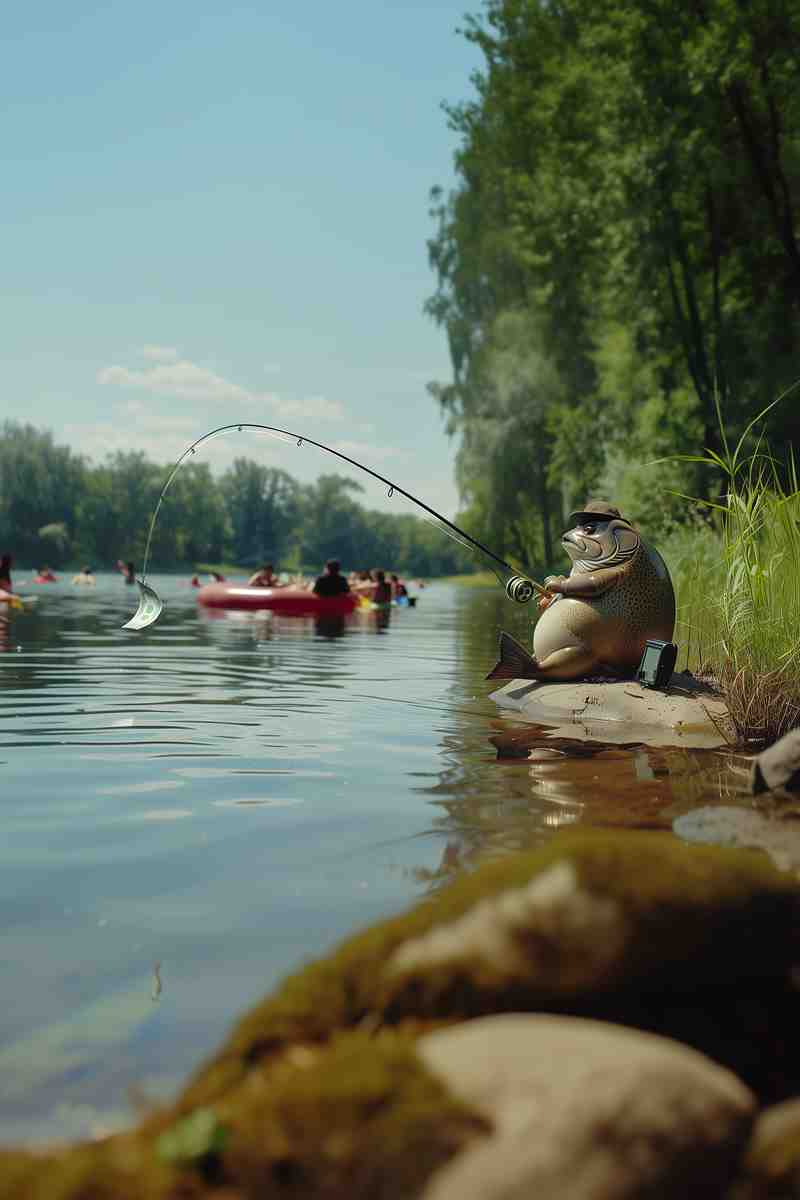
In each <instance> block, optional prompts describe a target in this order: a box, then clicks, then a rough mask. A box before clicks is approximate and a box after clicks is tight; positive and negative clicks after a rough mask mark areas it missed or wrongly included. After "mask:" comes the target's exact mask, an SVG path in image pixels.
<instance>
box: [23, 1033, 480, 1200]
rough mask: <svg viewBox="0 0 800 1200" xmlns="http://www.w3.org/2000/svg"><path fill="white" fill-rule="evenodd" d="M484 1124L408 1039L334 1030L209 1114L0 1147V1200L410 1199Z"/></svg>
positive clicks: (258, 1075) (163, 1117)
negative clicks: (37, 1150) (73, 1141)
mask: <svg viewBox="0 0 800 1200" xmlns="http://www.w3.org/2000/svg"><path fill="white" fill-rule="evenodd" d="M487 1130H488V1124H487V1122H486V1120H485V1119H484V1118H482V1117H480V1116H478V1115H477V1114H474V1113H472V1112H471V1111H470V1110H469V1108H468V1107H467V1106H466V1105H465V1104H463V1103H462V1102H461V1101H458V1100H456V1099H454V1098H452V1097H451V1096H450V1095H449V1094H448V1092H447V1090H446V1088H445V1087H444V1085H443V1084H442V1083H441V1081H440V1080H438V1079H437V1078H435V1077H434V1076H433V1075H432V1074H431V1073H430V1072H429V1071H428V1070H427V1069H426V1068H425V1067H424V1066H423V1064H422V1062H421V1061H420V1059H419V1058H418V1057H417V1055H416V1053H415V1050H414V1039H413V1038H411V1037H409V1036H407V1035H403V1034H399V1033H395V1032H393V1031H392V1032H387V1033H382V1034H379V1035H377V1036H376V1037H370V1036H368V1035H366V1034H364V1033H350V1034H342V1035H340V1036H338V1037H335V1038H333V1039H332V1040H331V1042H330V1043H329V1044H328V1045H326V1046H324V1047H320V1048H316V1049H313V1050H312V1049H303V1048H294V1049H293V1050H289V1051H288V1052H287V1053H286V1054H285V1055H283V1056H282V1057H281V1059H280V1061H277V1062H274V1063H273V1064H272V1065H271V1066H270V1067H269V1068H266V1067H264V1068H256V1069H255V1070H254V1071H252V1072H251V1073H250V1075H249V1076H248V1078H247V1079H246V1080H243V1081H242V1082H241V1083H240V1085H239V1086H238V1087H236V1088H232V1089H230V1090H229V1092H228V1093H227V1094H226V1095H225V1097H221V1098H220V1099H219V1101H218V1103H217V1104H216V1105H215V1106H214V1108H213V1109H211V1108H202V1109H195V1110H193V1112H191V1113H190V1114H185V1113H183V1114H181V1113H179V1112H177V1111H175V1110H170V1111H166V1112H163V1113H161V1114H159V1115H158V1116H156V1117H153V1118H151V1119H150V1120H148V1121H146V1122H144V1123H143V1124H142V1125H141V1126H140V1127H139V1128H138V1129H137V1130H134V1131H132V1132H130V1133H123V1134H116V1135H114V1136H112V1137H110V1138H108V1139H106V1140H105V1141H104V1142H101V1143H97V1144H93V1145H84V1146H76V1147H74V1148H70V1149H67V1150H64V1151H62V1152H61V1153H53V1154H49V1155H43V1156H40V1155H34V1154H25V1153H17V1152H8V1153H5V1154H2V1153H0V1200H194V1198H200V1197H203V1198H208V1200H212V1198H213V1200H216V1198H219V1200H223V1197H224V1198H225V1200H234V1198H242V1200H244V1198H245V1197H247V1198H250V1197H252V1198H253V1200H256V1197H257V1198H258V1200H269V1198H270V1197H295V1198H297V1200H301V1198H302V1200H309V1198H310V1197H314V1198H315V1200H316V1198H320V1200H328V1198H330V1200H351V1198H352V1197H370V1198H371V1200H373V1198H374V1200H406V1198H408V1200H410V1198H411V1197H413V1196H416V1195H418V1194H419V1191H420V1190H421V1188H422V1186H423V1184H424V1183H425V1181H426V1180H427V1179H428V1177H429V1176H430V1175H431V1174H432V1173H433V1171H434V1170H435V1169H436V1168H437V1167H439V1166H441V1165H442V1164H443V1163H444V1162H445V1161H446V1160H447V1159H448V1158H450V1157H451V1156H452V1155H454V1154H455V1153H456V1152H457V1151H459V1150H461V1149H463V1147H464V1146H465V1145H466V1144H467V1142H469V1141H470V1140H472V1139H473V1138H475V1137H478V1136H480V1135H482V1134H483V1133H484V1132H486V1131H487Z"/></svg>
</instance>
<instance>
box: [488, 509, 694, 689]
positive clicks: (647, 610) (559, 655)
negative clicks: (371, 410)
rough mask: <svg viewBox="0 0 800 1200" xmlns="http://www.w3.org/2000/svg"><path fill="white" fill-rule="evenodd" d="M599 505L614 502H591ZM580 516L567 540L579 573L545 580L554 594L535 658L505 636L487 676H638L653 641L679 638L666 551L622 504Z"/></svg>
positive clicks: (543, 620) (535, 645)
mask: <svg viewBox="0 0 800 1200" xmlns="http://www.w3.org/2000/svg"><path fill="white" fill-rule="evenodd" d="M592 507H596V508H601V507H602V508H603V509H605V510H607V509H608V508H609V507H610V506H609V505H607V504H605V502H597V503H596V504H595V505H594V506H593V505H591V504H590V505H587V509H591V508H592ZM575 515H576V517H577V518H578V520H577V523H576V525H575V527H573V528H572V529H570V530H568V531H567V532H566V533H565V534H564V536H563V537H562V539H561V542H562V545H563V546H564V548H565V550H566V551H567V553H568V554H569V555H570V558H571V559H572V562H573V565H572V570H571V571H570V573H569V575H568V576H567V577H564V576H561V575H559V576H551V577H549V578H548V579H546V580H545V587H546V588H547V589H548V592H552V593H554V595H553V597H552V599H550V600H549V603H548V604H547V607H546V608H545V610H544V612H543V613H542V615H541V616H540V617H539V620H538V622H537V624H536V627H535V629H534V634H533V656H531V655H530V654H528V652H527V651H526V650H524V649H523V647H522V646H520V645H519V643H518V642H516V641H515V640H514V639H513V638H512V637H510V635H509V634H506V633H504V634H502V635H501V638H500V661H499V662H498V664H497V666H496V667H495V669H494V670H493V671H492V672H491V674H490V675H489V676H488V677H487V678H489V679H498V678H506V679H509V678H519V679H552V680H569V679H578V678H580V677H581V676H585V675H592V674H603V673H610V674H620V675H626V674H631V673H632V672H633V671H635V669H636V667H638V665H639V662H640V661H641V657H642V653H643V652H644V646H645V642H646V641H647V640H648V638H658V639H660V640H662V641H666V642H668V641H671V639H672V634H673V631H674V628H675V593H674V591H673V588H672V581H671V580H670V577H669V571H668V570H667V567H666V564H665V563H664V560H663V559H662V557H661V555H660V554H659V553H658V551H657V550H655V549H654V548H653V547H651V546H648V545H647V544H646V543H645V542H643V541H642V540H641V538H640V536H639V534H638V533H637V532H636V530H635V529H633V527H632V526H631V525H630V524H629V523H628V522H627V521H625V520H624V519H623V518H622V517H620V516H619V515H618V512H617V510H615V509H612V510H611V513H609V512H607V511H604V512H600V513H597V514H595V513H594V512H591V511H584V512H582V513H579V514H575Z"/></svg>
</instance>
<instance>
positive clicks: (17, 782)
mask: <svg viewBox="0 0 800 1200" xmlns="http://www.w3.org/2000/svg"><path fill="white" fill-rule="evenodd" d="M151 582H154V583H155V585H156V586H157V587H158V589H159V591H160V592H161V594H162V596H163V597H164V599H165V600H166V609H165V611H164V614H163V616H162V618H161V619H160V621H159V622H158V624H157V625H155V626H154V627H152V628H151V629H149V630H147V631H146V632H145V633H140V634H134V633H129V632H123V631H122V630H121V629H120V626H121V625H122V624H123V622H124V621H125V620H127V619H128V617H129V616H130V615H131V614H132V612H133V611H134V609H135V607H136V596H135V594H134V592H135V589H132V588H128V587H126V586H125V584H124V582H123V580H122V579H121V577H120V576H111V575H108V576H105V577H104V576H99V577H98V583H97V587H96V588H95V589H81V588H78V587H73V586H71V585H70V584H69V582H68V581H63V582H60V583H58V584H55V585H46V586H39V587H34V586H31V585H28V586H25V585H24V583H23V580H22V578H19V577H18V578H17V579H16V580H15V583H16V586H17V590H19V591H21V592H23V594H27V595H32V594H36V595H37V596H38V600H37V602H36V604H35V605H34V606H32V607H31V608H30V609H29V610H28V611H26V612H24V613H14V614H12V615H11V617H10V620H9V622H8V623H7V624H0V648H2V650H3V651H4V653H3V654H2V656H1V657H0V671H1V672H2V675H0V678H1V679H2V691H0V737H1V738H2V745H0V761H1V762H2V768H3V779H4V784H5V786H4V788H3V792H2V800H0V804H1V805H2V807H1V808H0V821H2V838H0V898H1V901H2V908H1V909H0V912H1V913H2V917H1V918H0V935H1V936H0V946H1V947H2V949H1V950H0V994H2V997H3V1004H2V1006H0V1128H2V1138H3V1140H5V1141H10V1140H13V1139H28V1140H34V1139H42V1138H49V1137H63V1136H77V1135H85V1134H89V1133H97V1132H100V1131H102V1130H105V1129H108V1128H111V1127H113V1126H114V1125H115V1124H117V1123H119V1122H120V1121H122V1120H124V1119H125V1118H126V1116H129V1115H130V1112H131V1095H132V1094H133V1095H134V1096H135V1095H139V1096H143V1097H145V1098H147V1097H150V1098H152V1099H159V1098H162V1097H167V1096H169V1095H170V1094H172V1093H174V1091H175V1089H176V1087H177V1086H178V1085H179V1084H180V1082H181V1081H182V1080H183V1079H184V1078H185V1077H186V1076H187V1074H188V1073H189V1072H190V1071H191V1070H192V1069H193V1068H194V1067H195V1066H196V1065H197V1064H198V1063H199V1062H200V1061H201V1060H202V1058H203V1057H204V1056H206V1055H208V1054H209V1053H210V1052H211V1051H212V1050H213V1049H214V1047H215V1045H216V1044H217V1043H218V1042H219V1041H220V1040H221V1038H222V1037H223V1036H224V1034H225V1032H226V1030H227V1028H228V1027H229V1026H230V1023H231V1021H232V1020H233V1019H234V1018H235V1017H236V1016H237V1015H239V1014H240V1013H242V1012H243V1011H244V1010H245V1009H246V1008H247V1007H248V1006H249V1005H250V1004H252V1003H253V1002H254V1001H255V1000H256V999H258V998H260V997H261V996H262V995H263V994H264V993H265V992H266V991H268V990H269V989H271V988H272V987H273V986H274V985H275V984H276V982H277V981H278V980H279V979H280V978H281V977H282V976H284V975H285V974H286V973H287V972H288V971H290V970H292V969H294V968H296V967H297V966H298V965H300V964H301V963H302V962H304V961H306V960H308V959H309V958H311V957H313V956H316V955H318V954H320V953H321V952H323V951H325V950H326V949H328V948H329V947H331V946H332V945H333V944H334V943H335V942H336V941H338V940H339V939H341V938H342V937H343V936H344V935H346V934H348V933H350V932H352V931H353V930H355V929H357V928H359V927H362V926H364V925H366V924H368V923H369V922H371V921H374V920H375V919H376V918H378V917H381V916H383V915H385V914H388V913H393V912H396V911H398V910H399V909H401V908H403V907H405V906H407V905H408V904H409V903H410V902H412V901H414V900H415V899H417V898H419V897H420V896H421V895H423V894H425V893H426V892H427V891H429V890H430V889H431V888H434V887H436V886H438V885H439V883H440V882H441V881H442V880H444V879H446V878H447V877H448V876H450V875H451V874H452V873H454V872H455V871H458V870H459V869H463V868H464V867H465V866H468V865H471V864H472V863H473V862H474V861H475V859H476V858H477V857H478V856H479V855H481V854H485V853H499V852H505V851H507V850H509V849H511V848H516V847H518V846H525V845H530V844H533V843H536V842H537V841H539V840H541V839H542V838H543V837H546V836H548V835H549V832H550V831H551V830H552V829H554V828H556V827H558V826H559V825H564V824H571V823H576V822H588V823H595V824H597V823H601V824H612V825H634V826H645V827H657V828H662V827H663V828H669V826H670V823H671V821H672V819H673V818H674V816H675V815H676V814H679V813H681V812H685V811H687V810H688V809H690V808H691V807H692V806H694V805H697V804H698V803H701V802H702V803H708V802H709V800H711V801H715V802H718V801H719V800H720V798H725V797H728V798H729V797H730V795H732V794H734V793H735V792H736V790H737V787H739V786H740V785H739V783H738V782H737V776H736V775H735V773H734V772H733V771H732V769H731V768H730V766H729V764H728V762H727V760H726V758H725V757H724V756H723V755H720V754H716V753H709V752H705V753H694V754H691V753H688V752H685V751H680V750H652V749H650V750H644V749H642V748H637V747H628V748H619V747H616V748H604V747H602V746H601V747H597V746H594V747H591V748H589V749H587V748H586V747H585V746H579V745H576V746H570V745H569V744H566V743H562V742H559V743H556V744H548V742H547V738H546V734H543V733H542V732H538V733H537V732H536V731H533V730H530V729H529V730H528V731H527V732H526V734H525V737H523V738H522V739H521V738H520V726H519V724H518V723H517V724H514V723H512V722H510V721H509V719H508V718H507V717H503V716H502V715H501V714H500V713H499V711H498V710H497V708H496V707H495V705H494V703H493V702H492V701H490V700H489V699H488V695H489V692H490V691H491V685H490V684H487V683H486V682H485V681H484V676H485V674H486V671H487V669H488V668H489V667H490V666H491V665H492V664H493V662H494V658H495V646H496V639H497V630H498V628H499V627H500V626H503V627H505V628H507V629H509V630H511V631H512V632H515V633H516V634H517V635H518V636H520V637H527V636H528V630H527V628H526V624H527V617H526V616H525V614H524V613H523V611H522V610H520V609H519V608H518V607H516V606H514V605H512V604H511V603H510V602H508V601H506V600H505V599H504V598H503V596H502V593H501V592H500V590H499V588H498V589H486V590H484V589H477V590H476V589H464V588H457V587H451V586H447V585H443V584H433V585H431V586H429V587H427V588H426V589H425V590H424V591H422V592H420V593H419V603H418V605H417V607H416V608H414V609H406V610H397V611H394V612H392V614H391V617H390V619H389V621H388V623H385V622H384V621H383V620H381V619H379V618H378V616H377V615H376V614H366V615H357V616H355V617H353V618H349V619H348V620H347V621H346V622H342V623H340V624H339V625H336V624H334V625H333V626H329V627H326V628H323V629H318V628H316V627H315V624H314V622H313V620H307V619H300V620H297V619H295V620H292V619H290V618H283V619H273V618H272V617H270V616H269V615H267V614H229V615H221V616H220V615H217V616H209V615H207V614H205V613H204V612H203V611H202V610H199V609H198V607H197V604H196V601H195V595H194V593H193V592H192V590H191V589H190V588H189V587H188V586H187V585H186V581H185V580H179V579H176V578H169V577H167V578H159V577H158V576H156V577H154V579H152V580H151ZM490 739H491V740H490Z"/></svg>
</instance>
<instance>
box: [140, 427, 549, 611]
mask: <svg viewBox="0 0 800 1200" xmlns="http://www.w3.org/2000/svg"><path fill="white" fill-rule="evenodd" d="M244 430H255V431H258V432H261V433H267V434H269V435H270V436H272V437H275V438H278V439H279V440H280V441H283V442H288V443H291V442H294V443H295V445H297V446H303V445H304V444H306V443H307V444H308V445H309V446H315V447H316V448H317V449H318V450H323V451H324V452H325V453H326V454H332V455H334V456H335V457H336V458H339V459H341V460H342V461H343V462H346V463H349V464H350V466H353V467H357V468H358V469H359V470H360V471H365V472H366V473H367V475H371V476H372V478H373V479H377V480H378V481H379V482H380V483H382V484H384V485H385V486H386V487H387V488H388V489H389V490H388V492H387V496H389V497H391V496H393V495H394V493H395V492H397V493H398V495H400V496H404V497H405V498H406V499H407V500H410V501H411V503H412V504H416V506H417V507H418V508H420V509H422V511H423V513H424V514H425V519H426V520H428V521H430V522H431V523H432V524H433V525H435V526H436V527H437V528H438V529H441V530H442V532H443V533H445V534H447V536H448V537H450V538H452V539H453V540H454V541H456V542H459V543H460V544H461V545H462V546H464V547H466V549H468V550H477V551H479V552H480V553H481V554H483V555H485V557H486V560H487V566H488V567H489V568H490V569H491V570H492V571H493V572H494V574H495V575H496V576H497V578H498V580H499V581H500V583H501V585H502V586H503V588H504V589H505V592H506V595H507V596H508V597H509V598H510V599H511V600H516V601H517V603H518V604H527V602H528V601H529V600H530V599H531V598H532V596H533V594H534V592H539V593H541V594H549V593H548V589H546V588H545V587H543V586H542V584H540V583H537V582H536V581H535V580H533V579H530V578H528V576H526V575H521V574H520V573H519V572H518V571H517V570H516V569H515V568H514V567H512V566H511V565H510V563H507V562H506V561H505V560H504V559H502V558H500V557H499V556H498V555H497V554H495V553H494V552H493V551H492V550H490V549H489V548H488V547H487V546H484V545H483V543H482V542H479V541H478V540H477V538H474V537H472V536H471V534H469V533H466V532H465V530H463V529H460V528H459V527H458V525H454V524H453V522H452V521H448V519H447V517H443V516H442V514H441V513H439V512H437V511H436V509H435V508H431V506H430V505H429V504H426V503H425V502H424V501H423V500H420V499H419V498H418V497H417V496H412V494H411V493H410V492H407V491H406V490H405V488H403V487H401V486H400V485H399V484H397V483H393V482H392V480H391V479H387V478H386V477H385V476H383V475H379V474H378V472H377V471H373V470H372V468H371V467H367V466H365V465H364V463H360V462H358V460H357V459H355V458H351V457H350V456H349V455H347V454H343V453H342V452H341V451H340V450H334V448H333V447H332V446H326V445H325V444H324V442H318V441H315V440H314V438H310V437H306V435H305V434H300V433H292V432H291V430H288V429H279V428H278V427H277V426H275V425H262V424H258V423H256V422H251V421H241V422H239V421H237V422H235V423H234V424H231V425H220V426H219V427H218V428H217V429H212V430H210V431H209V432H208V433H204V434H203V436H202V437H199V438H197V440H196V441H194V442H192V444H191V445H190V446H187V448H186V450H184V452H183V454H182V455H181V456H180V458H179V459H178V460H177V462H176V463H175V465H174V467H173V468H172V470H171V471H170V473H169V476H168V477H167V480H166V483H165V484H164V486H163V488H162V489H161V494H160V495H159V497H158V502H157V503H156V507H155V509H154V511H153V516H152V518H151V520H150V528H149V530H148V533H147V542H146V544H145V550H144V559H143V562H142V575H141V578H140V579H137V581H136V582H137V584H138V586H139V607H138V608H137V610H136V612H135V613H134V615H133V616H132V617H131V619H130V620H129V621H127V622H126V623H125V624H124V625H123V626H122V628H123V629H132V630H140V629H146V628H147V627H148V625H152V624H153V623H154V622H155V621H157V620H158V618H159V616H160V615H161V611H162V609H163V607H164V604H163V601H162V600H161V598H160V596H159V595H158V593H157V592H156V590H155V588H153V587H151V586H150V585H149V584H148V582H147V564H148V562H149V560H150V544H151V542H152V540H153V531H154V529H155V526H156V521H157V519H158V514H159V511H160V509H161V505H162V503H163V500H164V496H165V495H166V493H167V491H168V490H169V487H170V484H171V483H172V481H173V479H174V478H175V476H176V475H177V474H178V471H179V470H180V469H181V467H182V466H183V464H184V463H185V462H186V461H187V459H189V458H191V456H192V455H193V454H194V453H195V452H196V450H197V447H198V446H200V445H202V443H203V442H207V441H209V440H210V439H211V438H214V437H219V436H220V435H222V434H225V433H231V432H234V431H236V432H238V433H242V432H244Z"/></svg>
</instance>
